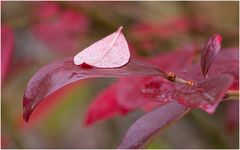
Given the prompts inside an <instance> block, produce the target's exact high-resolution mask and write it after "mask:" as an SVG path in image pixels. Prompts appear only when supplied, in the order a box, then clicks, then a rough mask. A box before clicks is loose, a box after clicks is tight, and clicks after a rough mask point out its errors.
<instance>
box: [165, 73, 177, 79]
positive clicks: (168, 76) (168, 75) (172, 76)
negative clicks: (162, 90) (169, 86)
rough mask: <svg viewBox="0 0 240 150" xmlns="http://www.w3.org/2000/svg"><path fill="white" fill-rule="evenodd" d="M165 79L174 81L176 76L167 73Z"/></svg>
mask: <svg viewBox="0 0 240 150" xmlns="http://www.w3.org/2000/svg"><path fill="white" fill-rule="evenodd" d="M167 78H168V80H170V81H175V80H176V75H175V74H174V73H173V72H168V74H167Z"/></svg>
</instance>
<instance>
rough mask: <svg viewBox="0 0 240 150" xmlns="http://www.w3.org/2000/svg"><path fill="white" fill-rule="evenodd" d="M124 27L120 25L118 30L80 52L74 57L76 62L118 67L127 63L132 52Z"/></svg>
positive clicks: (100, 66)
mask: <svg viewBox="0 0 240 150" xmlns="http://www.w3.org/2000/svg"><path fill="white" fill-rule="evenodd" d="M122 29H123V27H119V28H118V30H117V31H116V32H114V33H112V34H110V35H108V36H107V37H105V38H103V39H101V40H99V41H98V42H96V43H94V44H92V45H90V46H89V47H87V48H86V49H84V50H83V51H81V52H79V53H78V54H77V55H76V56H75V57H74V63H75V64H76V65H81V64H84V63H85V64H88V65H90V66H94V67H98V68H116V67H121V66H123V65H125V64H127V63H128V61H129V59H130V52H129V48H128V44H127V41H126V39H125V37H124V35H123V33H122Z"/></svg>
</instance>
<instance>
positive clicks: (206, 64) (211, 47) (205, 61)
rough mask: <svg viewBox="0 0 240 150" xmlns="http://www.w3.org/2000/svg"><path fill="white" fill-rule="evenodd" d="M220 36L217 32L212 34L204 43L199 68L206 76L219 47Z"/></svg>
mask: <svg viewBox="0 0 240 150" xmlns="http://www.w3.org/2000/svg"><path fill="white" fill-rule="evenodd" d="M221 42H222V37H221V36H220V35H218V34H215V35H214V36H212V37H211V38H210V39H209V40H208V41H207V43H206V44H205V46H204V48H203V50H202V55H201V68H202V73H203V76H204V77H206V75H207V72H208V70H209V68H210V66H211V65H212V63H213V62H214V60H215V58H216V56H217V54H218V52H219V51H220V48H221Z"/></svg>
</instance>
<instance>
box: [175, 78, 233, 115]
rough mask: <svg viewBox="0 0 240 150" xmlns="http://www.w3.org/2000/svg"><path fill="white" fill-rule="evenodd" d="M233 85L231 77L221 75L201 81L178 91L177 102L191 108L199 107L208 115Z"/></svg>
mask: <svg viewBox="0 0 240 150" xmlns="http://www.w3.org/2000/svg"><path fill="white" fill-rule="evenodd" d="M232 83H233V77H232V76H231V75H229V74H223V75H221V76H218V77H213V78H209V79H206V80H202V81H201V82H199V83H197V85H195V86H192V85H186V86H184V87H183V88H182V89H181V90H180V91H179V96H180V98H178V101H179V102H180V103H182V104H184V105H187V106H191V107H200V108H201V109H203V110H205V111H206V112H208V113H214V112H215V109H216V108H217V106H218V104H219V103H220V101H221V100H222V98H223V97H224V95H225V93H226V92H227V90H228V89H229V87H230V86H231V84H232Z"/></svg>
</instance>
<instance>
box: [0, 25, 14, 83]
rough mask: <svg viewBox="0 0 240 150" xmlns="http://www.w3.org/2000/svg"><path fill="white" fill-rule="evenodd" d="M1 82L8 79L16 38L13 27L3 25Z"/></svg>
mask: <svg viewBox="0 0 240 150" xmlns="http://www.w3.org/2000/svg"><path fill="white" fill-rule="evenodd" d="M1 31H2V32H1V37H2V38H1V42H2V46H1V64H2V65H1V68H2V69H1V80H2V82H3V81H4V80H5V79H6V77H7V74H8V71H9V67H10V64H11V57H12V53H13V48H14V36H13V31H12V29H11V27H9V26H8V25H1Z"/></svg>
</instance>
